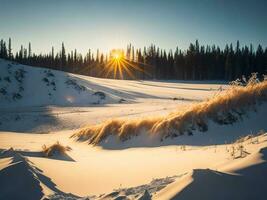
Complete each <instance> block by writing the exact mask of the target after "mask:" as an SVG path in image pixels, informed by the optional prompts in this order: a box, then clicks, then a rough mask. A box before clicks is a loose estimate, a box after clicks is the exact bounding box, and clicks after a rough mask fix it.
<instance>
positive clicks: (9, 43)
mask: <svg viewBox="0 0 267 200" xmlns="http://www.w3.org/2000/svg"><path fill="white" fill-rule="evenodd" d="M8 59H9V60H12V59H13V55H12V48H11V38H9V39H8Z"/></svg>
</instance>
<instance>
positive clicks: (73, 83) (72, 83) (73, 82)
mask: <svg viewBox="0 0 267 200" xmlns="http://www.w3.org/2000/svg"><path fill="white" fill-rule="evenodd" d="M65 83H66V84H67V85H68V86H72V87H73V88H74V89H75V90H77V91H78V92H81V91H85V90H86V88H85V87H84V86H83V85H79V84H78V83H77V81H76V80H74V79H70V78H69V79H67V80H66V81H65Z"/></svg>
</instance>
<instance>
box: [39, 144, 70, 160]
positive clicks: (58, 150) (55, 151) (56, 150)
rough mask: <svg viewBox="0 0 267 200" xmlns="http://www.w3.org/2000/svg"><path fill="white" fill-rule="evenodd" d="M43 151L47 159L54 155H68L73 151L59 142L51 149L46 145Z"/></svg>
mask: <svg viewBox="0 0 267 200" xmlns="http://www.w3.org/2000/svg"><path fill="white" fill-rule="evenodd" d="M42 149H43V153H44V155H45V156H46V157H51V156H54V155H66V152H67V151H70V150H71V148H70V147H69V146H63V145H61V144H60V143H59V141H57V142H56V143H55V144H52V145H51V146H49V147H47V146H46V145H45V144H44V145H43V146H42Z"/></svg>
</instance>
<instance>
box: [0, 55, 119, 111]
mask: <svg viewBox="0 0 267 200" xmlns="http://www.w3.org/2000/svg"><path fill="white" fill-rule="evenodd" d="M119 100H120V99H118V98H117V97H114V96H112V95H110V94H106V93H104V92H102V91H99V90H97V89H95V88H94V87H93V86H92V85H90V84H88V82H87V83H84V81H82V80H81V79H80V78H78V77H75V76H74V75H73V74H69V73H64V72H60V71H56V70H49V69H43V68H38V67H30V66H25V65H21V64H17V63H15V62H10V61H6V60H3V59H0V107H23V106H45V105H60V106H70V105H90V104H106V103H117V102H118V101H119Z"/></svg>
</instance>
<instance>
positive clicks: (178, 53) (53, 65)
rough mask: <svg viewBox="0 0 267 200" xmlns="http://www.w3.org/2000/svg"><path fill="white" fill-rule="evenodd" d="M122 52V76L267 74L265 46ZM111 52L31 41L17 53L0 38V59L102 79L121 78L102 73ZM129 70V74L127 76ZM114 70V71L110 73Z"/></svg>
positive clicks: (190, 77) (204, 77)
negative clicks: (45, 47)
mask: <svg viewBox="0 0 267 200" xmlns="http://www.w3.org/2000/svg"><path fill="white" fill-rule="evenodd" d="M122 52H123V56H124V58H123V59H125V60H126V61H127V62H124V65H126V66H124V67H126V68H127V70H124V67H122V71H123V75H124V76H123V78H124V79H132V78H133V77H134V78H136V79H173V80H176V79H179V80H234V79H236V78H240V77H241V76H242V75H244V76H249V75H250V74H251V73H253V72H257V73H258V74H259V75H260V76H261V75H263V74H266V73H267V48H265V49H264V48H263V47H262V46H261V45H258V46H257V47H256V49H254V47H253V45H252V44H250V45H249V46H247V45H245V46H242V47H241V46H240V43H239V41H237V42H236V44H235V45H233V44H232V43H231V44H226V46H225V48H224V49H221V48H220V47H219V46H216V45H211V46H210V45H206V46H204V45H200V44H199V42H198V40H196V41H195V42H194V43H191V44H190V45H189V47H188V49H186V50H182V49H179V48H178V47H177V48H176V49H175V50H174V51H173V50H170V51H166V50H164V49H161V48H159V47H156V46H155V45H153V44H152V45H150V46H149V47H144V48H143V49H140V48H137V49H135V48H134V46H132V45H131V44H129V45H127V48H126V50H125V51H122ZM111 57H112V56H111V55H107V54H103V53H101V52H99V50H97V51H96V54H94V53H93V52H92V51H91V49H89V50H88V52H87V53H86V54H85V55H82V54H81V53H79V52H77V50H76V49H75V50H72V51H70V52H67V51H66V49H65V45H64V43H62V46H61V50H60V51H59V52H55V50H54V47H52V48H51V51H50V52H49V53H46V54H36V53H34V52H32V47H31V43H29V44H28V46H27V47H23V46H21V48H20V50H19V51H17V52H13V51H12V41H11V38H9V40H8V42H5V41H4V40H1V41H0V58H4V59H8V60H12V61H16V62H18V63H21V64H26V65H32V66H38V67H45V68H50V69H55V70H61V71H66V72H71V73H77V74H82V75H89V76H94V77H105V78H121V77H118V76H115V75H114V74H112V72H111V73H109V74H108V75H107V74H106V73H103V71H104V69H106V67H107V66H108V65H109V62H110V59H111ZM129 71H130V74H131V76H130V75H129ZM113 73H114V72H113Z"/></svg>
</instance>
